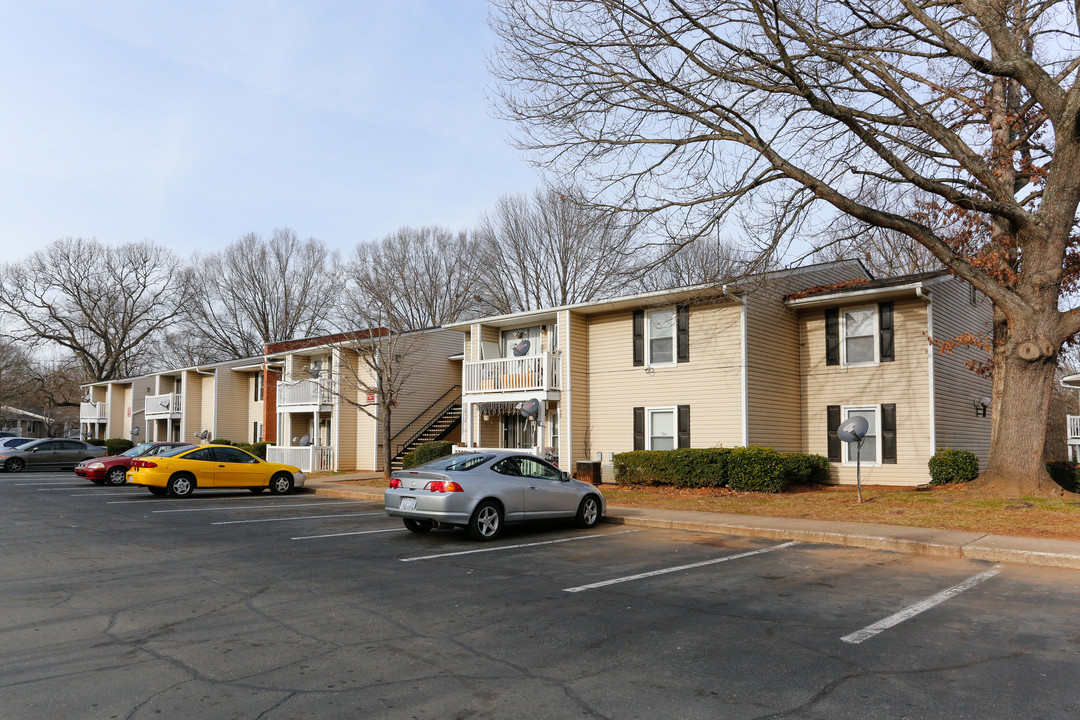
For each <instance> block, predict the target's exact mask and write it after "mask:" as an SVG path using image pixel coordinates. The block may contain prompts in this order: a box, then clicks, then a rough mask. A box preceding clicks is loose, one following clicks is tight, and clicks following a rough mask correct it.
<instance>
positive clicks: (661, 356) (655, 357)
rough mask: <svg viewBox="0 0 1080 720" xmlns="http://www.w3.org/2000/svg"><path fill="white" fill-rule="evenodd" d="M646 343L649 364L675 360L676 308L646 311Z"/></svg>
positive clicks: (661, 363) (666, 363)
mask: <svg viewBox="0 0 1080 720" xmlns="http://www.w3.org/2000/svg"><path fill="white" fill-rule="evenodd" d="M645 332H646V344H645V346H646V347H647V348H648V359H647V362H646V364H648V365H668V364H671V363H673V362H675V308H665V309H663V310H653V311H651V312H648V313H646V323H645Z"/></svg>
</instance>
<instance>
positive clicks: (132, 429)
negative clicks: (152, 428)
mask: <svg viewBox="0 0 1080 720" xmlns="http://www.w3.org/2000/svg"><path fill="white" fill-rule="evenodd" d="M131 434H132V435H134V436H135V437H138V436H139V428H137V427H133V428H131Z"/></svg>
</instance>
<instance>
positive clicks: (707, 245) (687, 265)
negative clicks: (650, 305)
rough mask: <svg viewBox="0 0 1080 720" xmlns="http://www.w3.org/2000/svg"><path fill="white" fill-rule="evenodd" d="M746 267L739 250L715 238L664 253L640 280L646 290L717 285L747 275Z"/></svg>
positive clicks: (705, 238) (703, 238)
mask: <svg viewBox="0 0 1080 720" xmlns="http://www.w3.org/2000/svg"><path fill="white" fill-rule="evenodd" d="M748 268H749V263H748V262H747V260H746V259H745V258H744V257H743V256H742V253H741V252H740V251H739V249H738V248H735V247H732V245H731V244H729V243H727V242H724V241H722V240H720V239H718V238H714V237H699V238H697V239H696V240H694V241H693V242H690V243H688V244H686V245H682V246H676V247H674V248H671V249H670V250H669V251H668V252H664V253H663V254H662V255H660V257H659V258H658V259H657V260H656V261H655V262H654V263H653V264H651V266H650V267H649V268H648V270H647V272H646V273H645V275H644V276H643V278H642V286H643V287H644V289H645V290H664V289H667V288H674V287H687V286H691V285H707V284H710V283H718V282H722V281H726V280H729V279H732V278H737V277H742V276H744V275H746V274H747V271H748Z"/></svg>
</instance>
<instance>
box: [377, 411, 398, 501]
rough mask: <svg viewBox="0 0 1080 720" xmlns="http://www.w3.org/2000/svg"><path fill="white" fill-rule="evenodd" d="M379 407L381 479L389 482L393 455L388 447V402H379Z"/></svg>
mask: <svg viewBox="0 0 1080 720" xmlns="http://www.w3.org/2000/svg"><path fill="white" fill-rule="evenodd" d="M379 409H380V410H381V411H382V412H381V413H380V415H381V416H382V417H381V418H380V419H381V422H380V423H379V432H380V434H381V435H382V445H383V453H382V454H383V461H382V464H383V480H386V481H387V482H390V461H391V459H393V457H394V453H393V450H392V449H391V448H390V403H382V404H380V405H379Z"/></svg>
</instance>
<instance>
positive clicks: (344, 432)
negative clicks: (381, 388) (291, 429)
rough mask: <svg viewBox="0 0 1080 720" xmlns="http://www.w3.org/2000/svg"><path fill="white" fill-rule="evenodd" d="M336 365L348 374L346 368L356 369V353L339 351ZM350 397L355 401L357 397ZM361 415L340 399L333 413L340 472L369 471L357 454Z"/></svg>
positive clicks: (337, 463) (335, 360)
mask: <svg viewBox="0 0 1080 720" xmlns="http://www.w3.org/2000/svg"><path fill="white" fill-rule="evenodd" d="M334 363H335V365H336V367H337V368H338V369H339V371H343V372H342V373H340V374H347V373H348V371H345V370H344V368H345V367H346V366H349V367H356V353H355V352H354V351H351V350H347V349H346V350H339V351H338V353H337V357H335V358H334ZM357 395H358V394H357ZM350 397H351V399H353V400H354V401H355V400H356V397H357V396H356V395H353V396H350ZM359 415H361V412H360V411H359V410H358V409H357V408H356V407H354V406H353V405H350V404H349V403H348V402H345V400H344V399H339V400H338V402H337V403H335V406H334V413H333V434H334V464H335V466H336V468H337V470H338V471H339V472H346V471H349V470H360V469H368V463H366V462H362V460H363V459H362V458H361V457H360V456H359V455H358V453H357V436H356V433H357V422H358V416H359Z"/></svg>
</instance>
